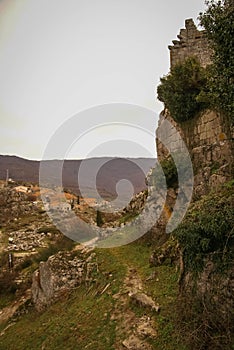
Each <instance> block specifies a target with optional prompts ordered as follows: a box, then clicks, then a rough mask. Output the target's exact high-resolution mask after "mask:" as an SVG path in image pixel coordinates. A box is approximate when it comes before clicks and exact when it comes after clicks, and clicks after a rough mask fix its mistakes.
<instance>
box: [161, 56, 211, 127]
mask: <svg viewBox="0 0 234 350" xmlns="http://www.w3.org/2000/svg"><path fill="white" fill-rule="evenodd" d="M160 81H161V84H160V85H159V86H158V88H157V93H158V99H159V100H160V101H162V102H164V104H165V107H166V108H168V109H169V111H170V114H171V116H172V117H173V118H174V119H175V121H177V122H179V123H180V122H183V121H186V120H188V119H191V118H193V117H194V115H195V114H196V113H198V112H199V111H201V110H202V109H204V108H206V107H207V104H206V102H205V101H203V100H201V101H198V96H199V94H200V93H201V91H202V89H203V88H204V86H206V70H205V68H203V67H201V65H200V63H199V62H198V60H197V59H196V58H195V57H189V58H187V59H186V60H185V61H184V62H183V63H179V64H177V65H176V66H175V67H173V68H172V69H171V72H170V73H169V74H168V75H167V76H165V77H163V78H161V79H160Z"/></svg>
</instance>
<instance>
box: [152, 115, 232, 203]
mask: <svg viewBox="0 0 234 350" xmlns="http://www.w3.org/2000/svg"><path fill="white" fill-rule="evenodd" d="M164 119H167V120H168V121H169V122H170V123H171V129H170V130H169V132H168V135H167V137H166V143H165V144H164V145H163V144H162V143H161V142H160V141H159V140H158V138H157V140H156V142H157V152H158V159H159V161H161V160H163V159H165V158H167V157H168V155H169V151H168V146H169V145H170V148H171V149H172V152H180V151H181V149H182V147H181V141H180V140H179V135H180V136H181V138H182V139H183V140H184V142H185V144H186V146H187V148H188V151H189V153H190V156H191V161H192V164H193V170H194V191H195V194H196V195H198V196H200V195H203V194H205V193H207V192H208V191H209V190H210V189H211V188H213V187H216V186H217V185H219V184H222V183H224V182H226V181H227V180H229V179H231V178H232V176H231V175H232V172H233V144H232V137H233V135H231V130H230V126H229V124H228V122H227V119H226V118H225V117H224V116H223V115H221V114H220V113H217V112H214V111H211V110H207V111H205V112H203V113H202V114H200V115H199V116H197V117H195V118H194V119H191V120H189V121H187V122H184V123H183V126H182V128H180V127H179V126H178V125H177V124H176V122H175V121H174V120H173V119H172V118H171V116H170V114H169V112H168V111H167V110H165V111H164V112H163V113H162V114H161V116H160V120H159V126H160V125H161V123H162V122H163V120H164ZM156 135H158V130H157V132H156Z"/></svg>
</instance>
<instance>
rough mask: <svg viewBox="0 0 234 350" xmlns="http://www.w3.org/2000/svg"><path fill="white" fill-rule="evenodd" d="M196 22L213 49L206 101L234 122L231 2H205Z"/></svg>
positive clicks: (233, 17)
mask: <svg viewBox="0 0 234 350" xmlns="http://www.w3.org/2000/svg"><path fill="white" fill-rule="evenodd" d="M206 5H207V9H206V11H205V12H204V13H200V16H199V20H200V23H201V25H202V26H203V27H204V28H205V30H206V32H207V37H208V39H209V42H210V45H211V47H212V49H213V52H214V54H213V64H212V65H211V67H210V70H209V86H208V90H209V91H208V95H209V100H210V102H211V103H212V104H213V106H215V107H218V108H220V109H221V110H223V111H225V112H226V113H227V114H228V115H230V116H231V118H232V122H234V87H233V85H234V45H233V44H234V25H233V23H234V2H233V0H220V1H214V0H208V1H206Z"/></svg>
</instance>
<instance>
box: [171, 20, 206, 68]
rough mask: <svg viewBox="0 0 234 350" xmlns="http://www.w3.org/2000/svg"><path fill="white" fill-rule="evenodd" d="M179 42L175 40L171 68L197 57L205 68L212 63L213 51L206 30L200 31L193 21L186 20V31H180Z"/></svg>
mask: <svg viewBox="0 0 234 350" xmlns="http://www.w3.org/2000/svg"><path fill="white" fill-rule="evenodd" d="M177 37H178V39H179V40H173V41H172V42H173V45H171V46H168V48H169V50H170V61H171V68H172V67H174V66H175V65H176V64H177V63H181V62H183V61H184V60H185V59H186V58H188V57H191V56H195V57H197V59H198V60H199V62H200V64H201V65H202V66H203V67H206V66H207V65H208V64H210V63H211V55H212V51H211V49H210V47H209V43H208V40H207V37H206V32H205V31H204V30H201V31H200V30H198V29H197V27H196V26H195V24H194V22H193V20H192V19H186V21H185V29H181V30H180V34H179V35H178V36H177Z"/></svg>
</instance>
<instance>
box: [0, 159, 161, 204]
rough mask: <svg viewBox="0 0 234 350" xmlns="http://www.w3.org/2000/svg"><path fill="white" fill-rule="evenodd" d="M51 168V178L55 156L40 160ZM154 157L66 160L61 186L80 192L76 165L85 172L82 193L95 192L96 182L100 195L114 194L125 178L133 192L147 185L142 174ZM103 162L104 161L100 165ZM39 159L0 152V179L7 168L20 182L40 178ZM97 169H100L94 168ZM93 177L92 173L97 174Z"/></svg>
mask: <svg viewBox="0 0 234 350" xmlns="http://www.w3.org/2000/svg"><path fill="white" fill-rule="evenodd" d="M43 162H46V163H47V164H48V167H49V169H50V177H51V178H50V182H51V181H53V176H55V174H54V171H53V169H55V168H56V162H58V161H57V160H48V161H43ZM155 162H156V159H153V158H114V159H113V158H109V157H104V158H90V159H85V160H65V161H64V165H63V187H65V188H67V189H70V190H71V191H73V192H74V193H76V194H80V189H79V184H78V174H79V169H80V167H81V166H82V168H81V169H83V167H84V168H85V176H82V194H83V192H84V188H85V194H86V196H88V197H92V196H93V195H94V188H95V184H96V186H97V188H98V191H99V193H100V195H101V196H102V197H104V198H108V197H113V196H114V197H115V195H116V184H117V183H118V182H119V180H121V179H127V180H129V181H130V182H131V183H132V186H133V188H134V193H138V192H140V191H142V190H143V189H145V188H146V185H145V174H147V172H148V171H149V169H150V168H151V167H152V166H154V165H155ZM102 164H103V165H102ZM39 167H40V162H39V161H35V160H28V159H24V158H20V157H16V156H8V155H0V179H2V180H4V179H5V178H6V172H7V169H8V170H9V176H10V178H12V179H13V180H15V181H20V182H31V183H38V182H39ZM96 169H99V171H98V172H97V170H96ZM96 173H97V176H96V179H95V181H94V178H93V174H96Z"/></svg>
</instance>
